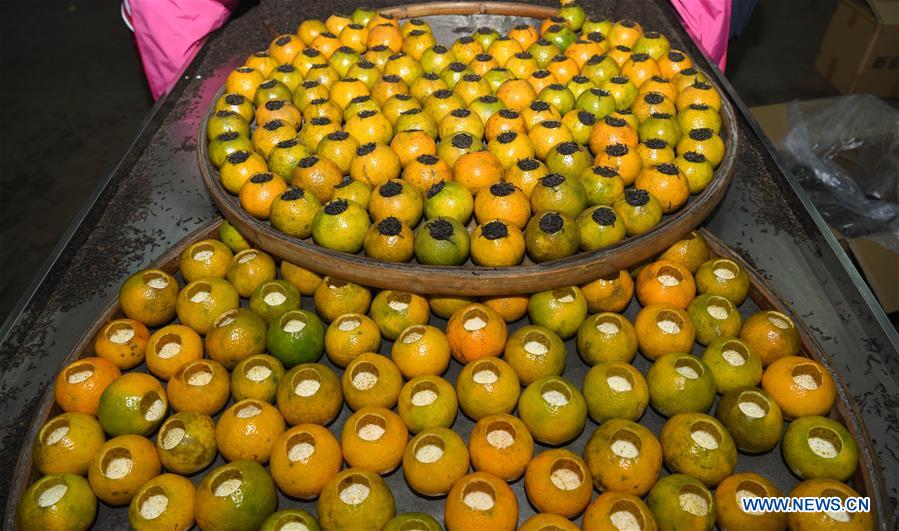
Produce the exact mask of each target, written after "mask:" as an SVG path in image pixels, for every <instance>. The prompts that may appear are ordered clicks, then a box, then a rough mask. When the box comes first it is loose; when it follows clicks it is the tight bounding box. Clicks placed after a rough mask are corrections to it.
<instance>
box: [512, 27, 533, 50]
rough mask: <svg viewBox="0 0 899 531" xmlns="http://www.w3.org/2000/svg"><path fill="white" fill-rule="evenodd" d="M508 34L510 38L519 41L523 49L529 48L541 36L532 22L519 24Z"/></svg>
mask: <svg viewBox="0 0 899 531" xmlns="http://www.w3.org/2000/svg"><path fill="white" fill-rule="evenodd" d="M508 35H509V38H510V39H514V40H515V41H517V42H518V44H520V45H521V48H522V49H523V50H527V49H528V48H529V47H530V46H531V45H532V44H534V43H535V42H537V40H538V39H539V38H540V33H539V32H538V31H537V28H535V27H534V26H531V25H530V24H518V25H516V26H514V27H513V28H512V29H510V30H509V34H508Z"/></svg>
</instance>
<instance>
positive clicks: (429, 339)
mask: <svg viewBox="0 0 899 531" xmlns="http://www.w3.org/2000/svg"><path fill="white" fill-rule="evenodd" d="M390 358H391V359H392V360H393V362H394V363H395V364H396V366H397V368H398V369H399V371H400V373H402V375H403V376H404V377H405V378H410V379H411V378H414V377H416V376H422V375H431V374H433V375H438V374H442V373H443V372H444V371H445V370H446V368H447V366H448V365H449V360H450V344H449V340H448V339H447V338H446V334H444V333H443V331H442V330H440V329H439V328H435V327H433V326H429V325H426V324H423V325H411V326H409V327H407V328H406V329H405V330H403V331H402V332H401V333H400V335H399V336H398V337H397V338H396V341H394V342H393V346H392V347H391V350H390Z"/></svg>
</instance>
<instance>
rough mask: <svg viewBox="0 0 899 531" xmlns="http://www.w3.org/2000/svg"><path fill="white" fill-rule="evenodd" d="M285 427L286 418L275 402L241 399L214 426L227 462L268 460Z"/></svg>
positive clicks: (220, 449) (265, 461)
mask: <svg viewBox="0 0 899 531" xmlns="http://www.w3.org/2000/svg"><path fill="white" fill-rule="evenodd" d="M284 430H285V425H284V418H282V417H281V415H280V414H279V413H278V410H277V409H275V407H274V406H273V405H271V404H269V403H267V402H262V401H261V400H254V399H248V400H242V401H240V402H237V403H236V404H234V405H233V406H231V407H229V408H228V409H227V410H225V412H224V413H222V416H221V417H220V418H219V420H218V423H217V424H216V425H215V444H216V446H218V449H219V451H220V452H221V453H222V456H223V457H224V458H225V459H227V460H228V461H237V460H241V459H247V460H251V461H256V462H257V463H267V462H268V459H269V455H271V453H272V448H273V447H274V445H275V441H276V440H277V439H278V437H280V436H281V434H282V433H284Z"/></svg>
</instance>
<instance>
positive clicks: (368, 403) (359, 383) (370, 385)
mask: <svg viewBox="0 0 899 531" xmlns="http://www.w3.org/2000/svg"><path fill="white" fill-rule="evenodd" d="M402 386H403V376H402V375H401V374H400V371H399V369H397V367H396V365H394V363H393V362H392V361H390V358H388V357H386V356H381V355H380V354H373V353H370V352H369V353H365V354H360V355H359V356H357V357H356V358H355V359H353V361H351V362H350V364H349V365H347V366H346V370H345V371H344V372H343V378H342V379H341V389H342V390H343V398H344V400H346V403H347V405H348V406H350V409H353V410H358V409H361V408H363V407H382V408H388V409H389V408H392V407H393V406H394V405H395V404H396V400H397V398H398V397H399V394H400V389H401V388H402Z"/></svg>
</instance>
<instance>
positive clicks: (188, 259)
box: [179, 239, 234, 282]
mask: <svg viewBox="0 0 899 531" xmlns="http://www.w3.org/2000/svg"><path fill="white" fill-rule="evenodd" d="M233 256H234V255H233V253H232V252H231V249H229V248H228V246H227V245H225V244H224V243H222V242H220V241H218V240H212V239H209V240H203V241H201V242H198V243H195V244H193V245H191V246H189V247H188V248H187V249H185V250H184V252H182V253H181V262H180V265H179V270H180V271H181V276H182V277H184V281H185V282H193V281H194V280H197V279H199V278H202V277H219V278H224V276H225V272H227V270H228V264H230V263H231V258H232V257H233Z"/></svg>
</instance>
